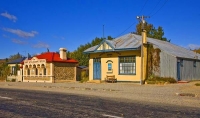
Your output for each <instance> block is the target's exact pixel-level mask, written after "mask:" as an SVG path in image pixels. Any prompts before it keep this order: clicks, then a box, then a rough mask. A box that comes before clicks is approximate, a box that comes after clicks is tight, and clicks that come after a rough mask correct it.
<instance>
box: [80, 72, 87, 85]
mask: <svg viewBox="0 0 200 118" xmlns="http://www.w3.org/2000/svg"><path fill="white" fill-rule="evenodd" d="M88 80H89V75H88V73H87V72H86V71H82V72H81V81H80V82H81V83H83V82H87V81H88Z"/></svg>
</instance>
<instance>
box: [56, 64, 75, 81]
mask: <svg viewBox="0 0 200 118" xmlns="http://www.w3.org/2000/svg"><path fill="white" fill-rule="evenodd" d="M54 77H55V82H65V81H76V64H74V63H54Z"/></svg>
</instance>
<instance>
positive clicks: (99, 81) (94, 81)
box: [87, 80, 101, 83]
mask: <svg viewBox="0 0 200 118" xmlns="http://www.w3.org/2000/svg"><path fill="white" fill-rule="evenodd" d="M87 83H101V80H89V81H88V82H87Z"/></svg>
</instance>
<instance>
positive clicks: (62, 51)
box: [60, 48, 67, 60]
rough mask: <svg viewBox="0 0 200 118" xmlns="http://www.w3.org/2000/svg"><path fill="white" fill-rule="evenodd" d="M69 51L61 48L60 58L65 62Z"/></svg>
mask: <svg viewBox="0 0 200 118" xmlns="http://www.w3.org/2000/svg"><path fill="white" fill-rule="evenodd" d="M66 52H67V49H66V48H60V58H61V59H63V60H66V59H67V53H66Z"/></svg>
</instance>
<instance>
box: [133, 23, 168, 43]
mask: <svg viewBox="0 0 200 118" xmlns="http://www.w3.org/2000/svg"><path fill="white" fill-rule="evenodd" d="M144 28H145V29H146V32H147V37H149V38H155V39H159V40H163V41H168V42H170V40H168V39H167V38H165V37H163V36H164V30H163V28H162V27H161V26H159V27H158V28H157V29H156V28H155V27H154V26H153V24H148V23H147V22H146V23H144ZM136 34H138V35H141V34H142V23H141V22H140V23H139V24H137V25H136Z"/></svg>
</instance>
